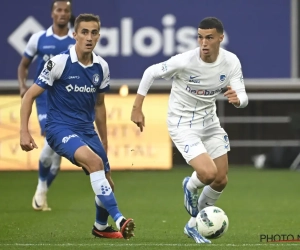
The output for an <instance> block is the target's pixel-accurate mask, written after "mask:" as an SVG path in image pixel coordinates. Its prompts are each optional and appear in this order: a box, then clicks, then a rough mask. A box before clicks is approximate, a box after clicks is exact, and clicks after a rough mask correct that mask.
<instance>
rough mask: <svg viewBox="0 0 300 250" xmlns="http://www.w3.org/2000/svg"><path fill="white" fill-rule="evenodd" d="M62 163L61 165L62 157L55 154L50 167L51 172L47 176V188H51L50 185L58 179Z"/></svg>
mask: <svg viewBox="0 0 300 250" xmlns="http://www.w3.org/2000/svg"><path fill="white" fill-rule="evenodd" d="M60 163H61V156H60V155H58V154H56V153H54V154H53V156H52V164H51V167H50V171H49V173H48V175H47V187H48V188H49V187H50V185H51V184H52V182H53V181H54V179H55V178H56V176H57V174H58V171H59V167H60Z"/></svg>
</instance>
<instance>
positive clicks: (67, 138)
mask: <svg viewBox="0 0 300 250" xmlns="http://www.w3.org/2000/svg"><path fill="white" fill-rule="evenodd" d="M74 137H78V135H76V134H72V135H68V136H65V137H64V138H62V140H61V141H62V143H67V142H68V141H69V140H70V139H71V138H74Z"/></svg>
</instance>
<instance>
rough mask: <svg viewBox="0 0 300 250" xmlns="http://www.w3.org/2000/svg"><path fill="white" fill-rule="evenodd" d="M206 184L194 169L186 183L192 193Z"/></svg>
mask: <svg viewBox="0 0 300 250" xmlns="http://www.w3.org/2000/svg"><path fill="white" fill-rule="evenodd" d="M204 186H205V184H204V183H202V182H201V181H200V180H199V179H198V177H197V173H196V171H194V172H193V174H192V176H191V178H190V179H189V181H188V183H187V185H186V187H187V189H188V190H189V191H191V192H192V193H196V192H197V190H198V189H200V188H203V187H204Z"/></svg>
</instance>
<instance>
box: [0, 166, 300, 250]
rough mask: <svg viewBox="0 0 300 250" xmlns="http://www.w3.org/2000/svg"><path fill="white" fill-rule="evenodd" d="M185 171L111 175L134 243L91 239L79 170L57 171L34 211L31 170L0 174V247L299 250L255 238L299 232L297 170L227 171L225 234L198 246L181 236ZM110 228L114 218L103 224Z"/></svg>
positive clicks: (87, 195)
mask: <svg viewBox="0 0 300 250" xmlns="http://www.w3.org/2000/svg"><path fill="white" fill-rule="evenodd" d="M190 174H191V168H190V167H184V168H174V169H172V170H171V171H138V172H132V171H126V172H125V171H124V172H113V174H112V176H113V179H114V182H115V186H116V191H115V193H116V197H117V200H118V204H119V207H120V209H121V211H122V213H123V214H124V215H125V216H127V217H132V218H134V220H135V222H136V226H137V228H136V231H135V235H136V237H135V238H132V239H131V240H129V241H125V240H123V239H121V240H110V239H95V238H94V237H93V236H92V235H91V228H92V225H93V222H94V217H95V208H94V195H93V191H92V189H91V185H90V181H89V177H87V176H85V175H84V173H83V172H81V171H79V172H61V173H59V176H58V178H57V179H56V180H55V182H54V183H53V186H52V187H51V189H50V191H49V194H48V203H49V206H50V207H51V208H52V211H51V212H35V211H33V210H32V208H31V199H32V196H33V194H34V191H35V187H36V184H37V173H36V172H0V190H1V205H0V249H101V250H102V249H122V250H123V249H143V250H146V249H174V250H175V249H198V248H201V249H222V250H223V249H299V248H300V242H284V243H265V241H264V242H261V241H260V235H261V234H268V235H272V234H273V235H275V234H280V235H281V234H285V235H288V234H292V235H293V236H295V238H296V237H297V235H300V230H299V229H300V227H299V225H300V214H299V207H300V199H299V187H300V180H299V179H300V173H298V172H291V171H288V170H272V171H271V170H262V171H259V170H256V169H254V168H251V167H233V168H231V169H230V171H229V184H228V186H227V187H226V189H225V192H224V194H222V196H221V198H220V200H219V201H218V203H217V204H216V205H217V206H219V207H221V208H222V209H224V210H225V211H226V213H227V215H228V217H229V230H228V232H227V233H226V234H225V235H224V236H223V237H222V238H220V239H216V240H213V242H212V243H213V244H211V245H201V246H199V245H197V244H195V243H194V242H193V241H192V240H191V239H189V238H187V237H186V236H185V235H184V234H183V227H184V225H185V223H186V222H187V221H188V219H189V216H188V214H187V212H186V211H185V209H184V207H183V192H182V187H181V182H182V179H183V177H185V176H187V175H190ZM109 222H110V224H113V225H114V223H113V221H112V220H110V221H109Z"/></svg>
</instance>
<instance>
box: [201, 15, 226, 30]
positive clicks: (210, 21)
mask: <svg viewBox="0 0 300 250" xmlns="http://www.w3.org/2000/svg"><path fill="white" fill-rule="evenodd" d="M198 28H199V29H204V30H206V29H216V30H217V32H218V33H220V34H223V32H224V28H223V24H222V22H221V21H220V20H219V19H218V18H216V17H206V18H204V19H203V20H202V21H201V22H200V24H199V27H198Z"/></svg>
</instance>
